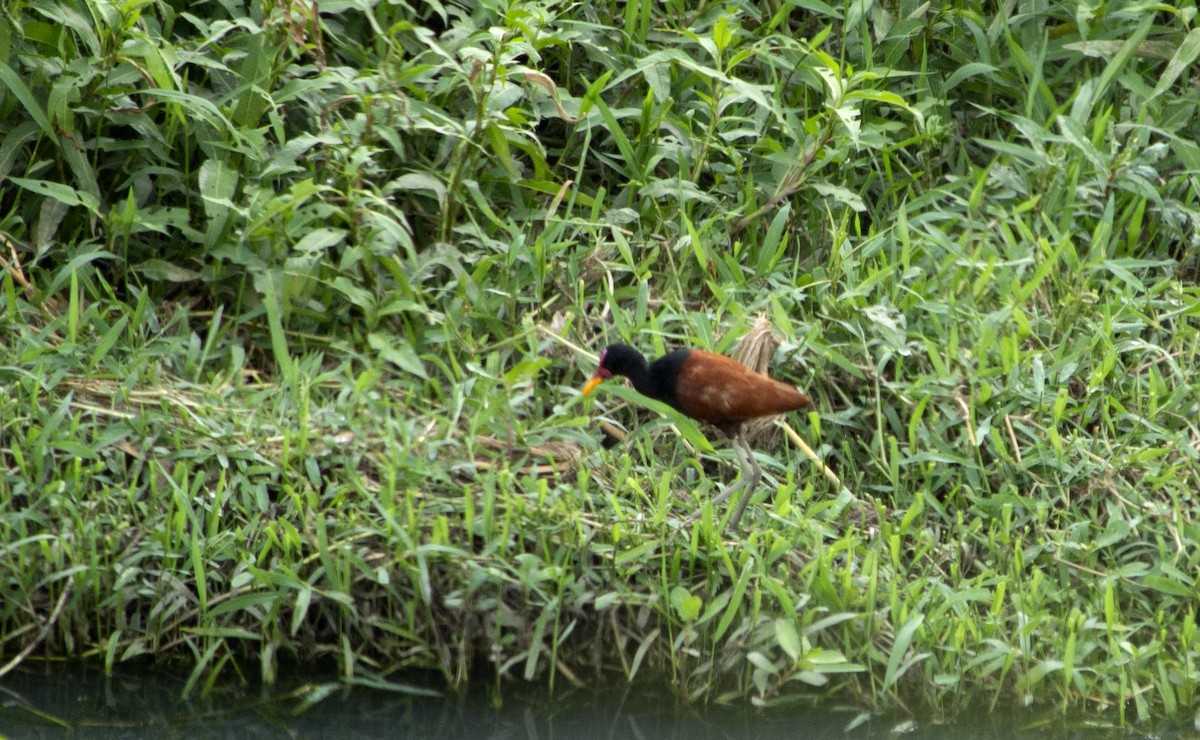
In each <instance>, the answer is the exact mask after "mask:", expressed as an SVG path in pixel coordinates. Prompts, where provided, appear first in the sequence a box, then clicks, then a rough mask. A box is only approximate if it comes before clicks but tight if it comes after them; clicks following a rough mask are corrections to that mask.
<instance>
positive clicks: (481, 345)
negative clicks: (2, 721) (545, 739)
mask: <svg viewBox="0 0 1200 740" xmlns="http://www.w3.org/2000/svg"><path fill="white" fill-rule="evenodd" d="M1195 16H1196V7H1195V5H1194V3H1191V4H1184V5H1176V6H1168V5H1160V4H1155V3H1144V2H1141V3H1139V2H1129V3H1110V4H1091V3H1086V2H1082V1H1080V2H1066V3H1058V4H1054V3H1045V2H1038V1H1036V0H1010V1H1009V2H1005V3H999V4H995V3H979V2H971V1H969V0H957V1H956V2H946V3H918V2H915V1H914V0H900V1H899V2H891V1H889V2H884V1H874V0H854V1H853V2H848V3H846V4H843V5H840V6H833V5H829V4H826V3H825V2H822V0H795V1H794V2H787V1H784V2H779V1H778V0H772V1H770V2H763V3H749V2H725V3H719V4H704V3H699V4H693V3H683V2H677V1H671V0H668V1H667V2H650V1H649V0H629V1H628V2H624V3H617V2H593V3H579V4H574V5H572V4H563V3H553V2H521V1H518V0H513V1H512V2H479V3H476V2H469V3H459V2H438V1H437V0H430V1H429V2H424V3H411V4H410V3H406V2H403V1H402V0H396V1H394V2H368V1H364V2H325V3H320V4H318V3H315V2H309V3H305V2H301V1H299V0H269V1H267V0H264V1H263V2H253V3H248V4H247V3H240V2H236V1H235V0H213V1H210V2H200V3H183V2H173V1H171V0H134V1H131V2H125V3H109V2H104V1H103V0H61V1H54V2H51V1H50V0H10V1H9V2H6V3H5V6H4V9H3V12H2V14H0V184H2V185H0V188H2V189H0V239H2V240H3V243H2V244H0V252H2V253H0V260H2V265H3V267H4V273H3V278H2V281H3V282H2V286H0V291H2V295H0V298H2V300H3V301H4V307H3V313H2V315H0V346H2V347H3V353H4V354H3V358H2V359H0V381H2V382H3V383H4V385H5V387H6V388H7V389H8V392H7V393H5V394H4V397H3V398H0V589H2V590H3V600H2V601H0V655H2V656H7V658H6V659H14V660H19V659H21V658H24V657H25V656H26V655H28V654H30V653H31V652H32V651H35V650H38V651H42V652H45V653H49V654H64V653H65V654H76V655H100V656H103V657H104V659H105V660H106V661H108V662H109V664H112V663H113V662H115V661H120V660H126V659H130V658H134V657H137V656H139V655H145V654H148V653H149V654H154V655H157V656H160V657H162V658H164V659H166V658H184V659H186V660H188V661H189V663H188V665H189V666H190V668H191V669H192V676H193V682H192V685H196V684H199V683H202V682H204V681H212V680H215V679H216V678H217V677H219V676H221V675H223V674H225V673H227V672H228V670H227V669H229V668H230V667H232V666H234V665H237V666H239V667H240V666H243V665H246V664H247V662H246V658H248V657H251V658H256V659H257V663H258V666H259V667H260V669H261V672H262V674H263V675H264V676H266V677H267V678H271V677H272V676H273V675H274V674H275V671H276V670H277V669H278V663H279V660H280V659H281V658H282V657H284V656H289V657H298V658H302V659H310V658H313V657H317V656H331V657H332V658H333V659H335V660H336V661H337V663H338V665H339V667H340V669H341V670H342V671H343V673H344V674H345V675H346V676H348V677H356V678H357V680H382V677H384V676H386V675H387V673H388V672H389V671H390V670H392V669H394V668H396V667H404V666H422V667H437V668H439V669H440V670H442V671H443V672H444V673H445V674H446V676H447V679H448V680H450V681H461V680H464V679H465V678H466V677H467V676H468V675H469V674H471V672H472V671H478V669H479V668H480V667H481V664H480V661H488V662H489V665H490V669H489V670H491V671H494V672H496V673H499V674H503V675H517V676H525V677H528V678H535V677H548V678H549V679H550V680H561V679H564V678H565V679H567V680H571V681H578V682H586V681H590V680H596V678H595V677H596V675H597V673H598V672H599V671H613V670H616V671H621V672H623V673H624V674H625V675H629V676H632V675H634V674H637V673H639V671H644V670H646V666H647V665H649V666H652V667H653V669H654V670H660V671H665V672H667V673H668V674H669V675H670V676H671V677H672V680H673V682H674V683H675V685H677V686H678V688H679V691H680V693H681V694H682V695H684V696H687V697H712V698H718V697H724V696H731V695H750V696H753V697H755V698H756V699H757V700H760V701H764V702H771V701H785V700H789V699H792V698H794V697H795V696H797V695H798V694H799V693H800V692H811V691H821V690H829V691H833V690H843V691H851V692H856V693H857V695H858V696H859V697H860V698H861V699H863V700H864V701H867V702H869V703H872V704H875V705H881V706H892V705H896V706H911V707H914V708H915V707H917V706H925V707H929V708H932V709H933V710H935V711H937V712H951V711H954V710H956V709H958V708H961V707H962V706H964V705H966V704H968V703H971V702H977V701H980V699H981V697H982V698H983V700H985V701H987V702H990V703H992V704H993V705H995V704H1006V705H1007V704H1021V703H1039V702H1040V703H1061V704H1062V705H1064V706H1074V707H1082V706H1088V707H1090V708H1092V707H1117V708H1119V709H1120V710H1121V712H1122V713H1121V716H1122V717H1124V716H1125V714H1124V713H1125V712H1132V713H1133V716H1136V717H1139V718H1147V717H1151V716H1172V717H1180V718H1191V717H1200V715H1198V714H1197V712H1200V697H1198V696H1197V691H1198V689H1200V626H1198V623H1197V611H1198V610H1200V585H1198V583H1197V579H1198V573H1200V548H1197V542H1198V541H1200V522H1198V514H1200V505H1198V504H1197V498H1196V493H1195V492H1196V490H1197V488H1198V487H1200V422H1197V419H1200V393H1198V391H1200V369H1198V368H1200V289H1198V288H1197V275H1198V274H1200V256H1198V253H1197V246H1198V242H1200V238H1198V236H1197V234H1198V232H1200V143H1198V142H1200V111H1198V110H1197V109H1198V108H1200V94H1197V93H1198V90H1197V85H1198V81H1200V77H1197V76H1196V74H1195V64H1194V63H1195V61H1196V59H1197V57H1200V29H1197V28H1196V27H1195V20H1196V19H1195ZM758 315H765V316H766V317H768V318H769V319H770V320H771V321H772V322H773V323H774V325H775V327H776V329H777V330H778V332H779V333H780V334H781V335H782V336H784V337H785V338H786V340H785V343H784V346H783V350H782V351H781V352H780V353H779V355H778V356H777V362H776V365H775V367H774V369H773V372H774V373H775V374H777V375H779V376H780V377H784V378H786V379H788V380H790V381H791V382H794V383H796V384H797V385H801V386H803V387H805V388H806V390H808V391H809V392H810V393H812V394H813V395H814V396H815V397H816V398H818V399H819V400H818V411H817V412H815V413H813V414H810V415H808V416H807V417H804V418H800V417H797V418H794V419H793V420H792V421H793V423H795V422H796V421H801V422H803V424H802V425H801V428H800V429H799V432H800V434H801V435H802V436H803V437H805V438H806V439H807V440H808V442H809V444H811V445H812V447H813V448H815V449H816V450H817V452H818V455H819V456H820V458H821V459H822V460H824V462H825V463H826V464H827V465H829V466H830V468H831V469H832V470H833V471H834V472H836V474H837V478H834V477H833V476H822V475H820V474H819V473H817V472H815V466H814V465H813V464H811V462H810V461H808V460H807V459H806V458H805V457H803V456H802V455H800V454H798V453H797V452H795V451H794V450H793V449H790V448H788V449H780V450H776V451H774V452H764V457H763V464H764V467H765V468H766V469H767V470H768V473H769V474H770V475H771V476H772V477H773V478H774V479H775V480H776V481H777V482H778V485H777V486H774V487H773V489H774V490H773V491H772V495H771V496H764V497H761V498H760V499H759V500H758V503H757V505H756V506H755V507H752V509H751V512H750V514H749V515H748V519H750V520H752V521H751V531H749V532H744V533H743V535H742V536H741V537H738V538H734V539H728V538H723V537H722V534H721V529H720V527H719V522H715V521H711V520H707V521H701V522H698V523H696V524H683V523H681V518H682V515H683V514H685V513H687V512H688V511H690V510H691V509H692V508H694V506H695V505H696V503H697V502H698V501H700V500H704V499H706V498H708V497H710V496H711V494H712V493H713V492H714V491H715V490H717V487H718V486H719V485H720V484H721V482H722V481H723V480H725V479H726V478H727V477H728V474H729V470H730V468H729V465H728V460H729V459H730V458H729V455H728V454H727V453H725V452H713V451H711V449H709V448H707V445H706V444H705V442H704V439H703V438H702V437H700V435H699V434H698V433H697V432H696V430H695V428H694V427H691V426H690V425H688V424H686V423H684V422H683V421H682V420H680V419H678V418H676V417H666V418H663V417H661V416H659V415H658V414H656V413H645V412H639V410H638V404H637V403H633V404H630V405H628V406H624V407H617V406H616V402H617V399H627V400H628V399H633V398H634V396H632V395H631V394H628V393H625V392H622V391H620V390H616V391H612V392H611V393H608V394H606V395H605V397H604V398H602V399H601V401H600V402H599V404H598V405H597V406H596V407H590V406H589V407H587V408H585V407H584V406H583V405H581V404H579V403H578V402H577V400H576V399H577V393H576V391H575V388H576V387H577V386H578V384H579V383H580V382H581V381H582V379H583V378H584V377H585V374H586V373H587V372H589V371H590V369H591V367H592V366H593V364H594V355H589V354H588V352H589V351H594V349H595V348H597V347H598V346H601V345H603V344H604V343H606V342H607V341H610V340H617V339H623V340H624V341H629V342H631V343H633V344H636V345H638V346H641V347H643V348H644V349H646V350H647V351H648V352H654V351H660V350H662V349H664V348H665V347H668V346H679V345H700V346H705V347H710V348H713V349H715V350H717V351H728V349H729V348H730V347H731V345H732V344H733V342H734V341H735V340H736V338H737V336H738V335H739V334H741V333H743V332H744V331H745V330H746V329H747V328H748V327H749V326H750V324H751V323H752V322H753V320H754V317H756V316H758ZM606 409H611V410H612V413H611V414H609V415H608V416H609V418H610V419H611V420H613V421H614V422H615V423H617V424H619V425H623V426H626V427H628V428H629V429H631V430H636V431H632V432H631V434H630V436H628V437H627V438H626V439H625V440H624V441H623V442H622V443H621V444H620V445H619V446H617V447H614V448H612V449H604V448H602V446H601V445H600V443H599V438H600V434H599V427H598V425H597V424H595V423H594V421H593V419H594V418H595V417H596V416H599V415H603V414H602V412H603V411H604V410H606ZM635 417H636V418H635ZM672 426H674V427H676V428H678V429H681V430H682V431H683V441H686V442H689V443H692V444H693V446H696V447H698V448H699V449H700V450H701V452H702V453H703V454H702V458H701V459H700V460H699V461H698V460H697V459H696V458H695V457H694V456H693V454H692V453H691V452H689V451H688V450H687V449H686V448H685V447H684V445H683V444H682V443H681V441H680V439H679V437H677V436H676V435H674V434H671V433H669V432H668V430H670V429H671V428H672ZM839 479H840V482H838V481H839ZM726 513H727V512H725V511H724V510H718V511H716V512H714V516H717V517H720V516H723V515H725V514H726ZM366 677H370V678H369V679H368V678H366ZM1197 721H1200V720H1197Z"/></svg>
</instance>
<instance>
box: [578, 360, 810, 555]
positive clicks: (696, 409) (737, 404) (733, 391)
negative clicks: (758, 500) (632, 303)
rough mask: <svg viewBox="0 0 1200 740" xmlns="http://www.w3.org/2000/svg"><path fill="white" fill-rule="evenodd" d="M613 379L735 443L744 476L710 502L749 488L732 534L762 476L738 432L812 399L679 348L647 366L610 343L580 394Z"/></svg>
mask: <svg viewBox="0 0 1200 740" xmlns="http://www.w3.org/2000/svg"><path fill="white" fill-rule="evenodd" d="M614 375H624V376H625V377H627V378H629V379H630V381H632V382H633V387H634V388H635V389H636V390H637V391H638V393H641V394H642V395H643V396H649V397H650V398H654V399H657V400H659V401H662V402H664V403H666V404H667V405H669V406H672V407H674V408H675V409H678V410H679V411H680V412H682V413H683V414H684V415H686V416H690V417H691V418H693V419H695V420H697V421H703V422H707V423H709V424H712V425H713V426H715V427H717V428H718V429H720V430H721V432H723V433H724V434H725V436H727V437H729V438H730V439H732V440H733V449H734V451H735V452H736V453H737V456H738V459H739V460H740V462H741V464H742V477H741V480H739V481H738V482H737V483H736V484H734V485H732V486H729V487H728V488H726V489H725V492H724V493H722V494H721V495H720V496H717V498H715V499H714V500H713V505H714V506H715V505H717V504H720V503H722V502H723V501H725V500H726V499H728V498H729V497H730V496H732V495H733V494H734V493H735V492H737V491H739V490H741V489H742V488H746V489H747V490H746V492H745V493H744V494H743V495H742V500H741V502H740V503H739V504H738V507H737V510H736V511H734V512H733V518H732V519H730V520H729V529H730V531H735V530H737V526H738V522H739V521H741V519H742V512H744V511H745V510H746V505H747V504H748V503H750V494H751V493H753V492H754V487H755V486H756V485H758V481H759V479H761V478H762V468H760V467H759V466H758V461H757V460H755V459H754V452H753V450H751V449H750V445H749V444H748V443H747V442H746V440H745V438H744V437H743V436H742V434H741V432H742V423H743V422H746V421H749V420H750V419H755V418H758V417H760V416H771V415H773V414H782V413H785V412H788V411H795V410H796V409H801V408H804V407H805V406H808V405H810V404H811V403H812V399H811V398H809V397H808V396H807V395H805V394H803V393H801V392H800V391H798V390H796V389H795V388H793V387H791V386H790V385H787V384H785V383H780V382H779V381H778V380H772V379H771V378H768V377H767V376H766V375H762V374H760V373H756V372H754V371H753V370H751V369H750V368H748V367H746V366H745V365H743V364H742V363H740V362H738V361H737V360H734V359H731V358H729V357H723V356H721V355H715V354H713V353H712V352H705V351H704V350H701V349H677V350H675V351H674V352H669V353H667V354H666V355H663V356H662V357H660V358H659V359H657V360H655V361H654V362H652V363H647V362H646V358H645V357H644V356H642V353H641V352H638V351H637V350H636V349H634V348H633V347H630V346H629V345H626V344H610V345H609V346H607V347H605V348H604V349H603V350H601V351H600V367H598V368H596V373H595V375H593V376H592V378H591V380H589V381H588V382H587V384H586V385H585V386H583V395H585V396H586V395H587V394H589V393H591V392H592V391H593V390H595V388H596V386H597V385H599V384H600V383H601V382H602V381H604V380H607V379H608V378H611V377H612V376H614Z"/></svg>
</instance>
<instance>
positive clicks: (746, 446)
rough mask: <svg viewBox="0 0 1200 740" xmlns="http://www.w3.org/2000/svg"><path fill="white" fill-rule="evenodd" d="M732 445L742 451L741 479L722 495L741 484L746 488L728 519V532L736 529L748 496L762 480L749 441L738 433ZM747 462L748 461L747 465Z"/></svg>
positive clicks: (739, 486)
mask: <svg viewBox="0 0 1200 740" xmlns="http://www.w3.org/2000/svg"><path fill="white" fill-rule="evenodd" d="M733 445H734V447H735V448H737V449H739V450H740V451H741V453H742V455H741V457H742V479H741V480H740V481H738V484H737V486H735V487H734V488H733V489H730V490H728V491H726V492H725V493H724V494H722V495H723V496H725V497H728V496H729V494H730V493H733V491H734V490H736V489H738V488H741V487H743V486H744V487H745V488H746V492H745V493H743V494H742V500H741V502H739V503H738V507H737V510H735V511H734V512H733V516H732V517H731V518H730V519H729V531H730V532H736V531H737V527H738V522H740V521H741V520H742V513H743V512H745V511H746V505H747V504H749V503H750V497H751V496H752V495H753V494H754V489H755V487H756V486H758V482H759V481H760V480H762V468H760V467H759V466H758V460H756V459H754V450H752V449H751V448H750V443H748V442H747V441H746V440H745V439H743V438H742V435H741V434H738V435H737V436H736V437H734V438H733ZM747 463H749V465H748V466H747ZM714 503H715V502H714Z"/></svg>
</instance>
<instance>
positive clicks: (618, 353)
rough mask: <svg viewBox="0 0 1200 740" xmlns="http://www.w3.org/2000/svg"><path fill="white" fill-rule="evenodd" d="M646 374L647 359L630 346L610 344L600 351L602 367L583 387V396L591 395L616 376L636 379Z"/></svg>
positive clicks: (597, 369)
mask: <svg viewBox="0 0 1200 740" xmlns="http://www.w3.org/2000/svg"><path fill="white" fill-rule="evenodd" d="M645 372H646V358H645V357H643V356H642V353H641V352H638V351H637V350H636V349H634V348H633V347H630V346H629V345H628V344H610V345H608V346H607V347H605V348H604V349H602V350H600V366H599V367H598V368H596V374H595V375H593V376H592V379H591V380H589V381H588V382H587V385H585V386H584V387H583V395H585V396H586V395H587V394H589V393H591V392H592V391H593V390H594V389H595V388H596V386H598V385H600V383H601V381H604V380H607V379H609V378H611V377H612V376H614V375H624V376H625V377H627V378H635V377H638V376H639V375H642V374H645Z"/></svg>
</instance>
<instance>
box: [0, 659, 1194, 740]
mask: <svg viewBox="0 0 1200 740" xmlns="http://www.w3.org/2000/svg"><path fill="white" fill-rule="evenodd" d="M308 679H309V680H306V681H305V680H300V679H294V680H293V681H292V682H291V683H290V684H286V685H281V686H277V687H274V688H271V689H266V688H248V687H246V686H242V685H223V686H220V687H217V688H216V689H214V690H213V691H212V692H211V693H210V694H209V695H208V696H207V697H204V698H195V699H189V700H186V701H183V700H180V698H179V696H180V694H181V693H182V690H183V688H184V679H183V678H182V677H180V676H178V675H175V674H171V673H167V672H164V671H162V670H161V669H158V668H155V667H153V666H142V667H139V668H137V669H131V668H126V667H122V668H121V669H120V670H118V672H117V674H116V675H114V676H113V677H111V678H109V679H106V678H105V677H104V675H103V672H102V671H99V670H97V669H95V668H93V667H88V666H80V665H69V666H62V665H37V664H33V663H26V664H24V665H23V666H21V667H20V668H18V669H17V670H16V671H14V672H13V673H10V674H9V675H8V676H6V677H4V678H3V679H0V740H2V739H3V738H9V739H11V740H18V739H20V740H23V739H24V738H76V737H79V738H85V737H86V738H122V739H139V738H146V739H151V740H165V739H166V738H225V737H229V738H331V739H334V738H336V739H338V740H343V739H350V738H379V737H398V738H422V739H423V740H424V739H428V740H462V739H465V738H471V739H472V740H475V739H476V738H482V739H485V740H568V739H569V740H601V739H605V740H607V739H609V738H634V739H637V738H653V739H654V740H724V739H725V738H755V739H757V740H784V739H785V738H786V739H787V740H795V739H796V738H815V739H818V740H820V739H823V738H829V739H830V740H833V739H834V738H837V739H838V740H867V739H871V738H896V737H903V738H906V739H908V738H912V739H919V740H942V739H943V738H944V739H946V740H949V739H950V738H955V739H957V738H984V739H986V738H1022V739H1026V740H1035V739H1040V738H1047V739H1050V738H1054V739H1056V740H1061V739H1064V738H1070V739H1071V740H1107V739H1108V738H1135V737H1146V736H1147V735H1142V734H1140V733H1130V732H1121V731H1117V730H1114V729H1112V728H1111V727H1102V726H1095V723H1092V724H1091V725H1090V726H1089V724H1086V723H1080V722H1072V723H1068V722H1064V721H1062V720H1061V719H1060V718H1054V719H1053V721H1052V722H1050V723H1046V722H1038V721H1037V720H1036V718H1033V717H1026V718H1016V717H1014V716H1013V715H1011V714H993V715H987V714H980V715H979V716H978V717H969V718H967V717H964V718H961V719H959V720H958V721H956V722H954V723H950V724H941V725H922V724H920V723H911V722H906V721H905V720H904V719H903V718H890V719H889V718H880V717H874V718H871V720H870V721H869V722H865V723H863V724H861V725H859V726H858V727H856V728H855V729H854V730H852V731H850V732H847V726H848V725H850V724H852V723H853V721H854V720H855V718H856V717H858V716H860V714H861V711H860V710H859V709H856V708H853V707H825V708H821V709H814V708H812V707H797V708H792V709H787V710H773V711H769V712H760V711H757V710H755V709H753V708H751V707H746V706H741V707H713V706H688V705H680V704H679V702H677V701H676V700H675V699H674V698H673V697H672V696H671V695H670V694H669V693H668V692H665V691H659V690H654V689H653V688H651V689H649V690H647V688H646V687H641V688H637V689H628V688H626V687H624V686H616V687H614V689H613V690H612V691H610V692H607V693H605V694H604V695H602V696H597V695H595V693H594V692H590V691H582V690H577V689H571V690H567V691H558V692H556V694H555V695H554V697H553V699H552V700H551V699H549V698H547V695H546V694H545V693H544V692H542V691H535V690H533V689H527V688H524V687H522V686H521V685H519V684H511V683H510V684H506V685H505V686H504V690H503V694H502V696H503V701H502V702H501V701H498V700H497V699H496V694H495V692H494V691H493V690H492V689H490V688H488V687H479V688H476V689H474V690H472V691H471V692H468V693H466V694H464V695H451V696H447V697H439V696H431V695H429V693H430V692H429V691H428V687H425V688H424V689H423V693H424V695H414V694H411V693H401V692H397V691H383V690H379V689H370V688H364V687H361V686H358V687H347V686H344V685H340V684H337V683H335V682H329V681H328V680H327V679H328V676H323V677H320V678H314V677H311V676H310V677H308ZM616 683H618V684H619V683H620V682H616ZM414 688H415V689H416V690H418V691H422V689H421V687H414ZM1153 736H1154V737H1158V738H1164V739H1169V738H1182V737H1185V735H1184V734H1183V733H1180V732H1174V733H1172V732H1171V731H1170V730H1164V729H1163V728H1161V727H1158V728H1154V734H1153Z"/></svg>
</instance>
